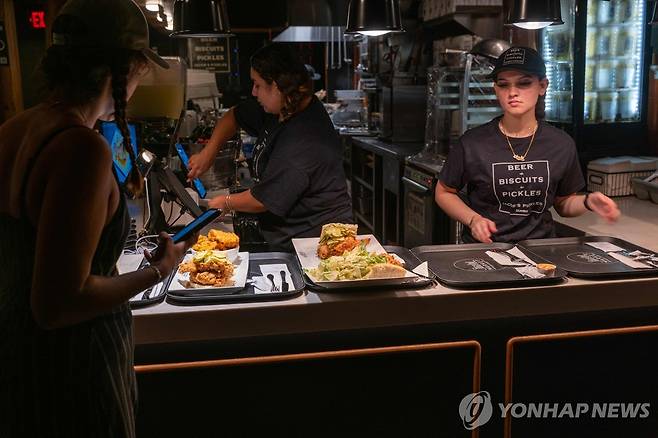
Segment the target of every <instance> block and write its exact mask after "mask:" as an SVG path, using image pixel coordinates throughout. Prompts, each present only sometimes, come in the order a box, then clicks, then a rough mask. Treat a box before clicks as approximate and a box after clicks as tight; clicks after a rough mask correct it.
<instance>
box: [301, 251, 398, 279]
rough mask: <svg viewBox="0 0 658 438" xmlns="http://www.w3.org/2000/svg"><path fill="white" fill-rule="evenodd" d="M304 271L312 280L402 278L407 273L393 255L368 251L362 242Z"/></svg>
mask: <svg viewBox="0 0 658 438" xmlns="http://www.w3.org/2000/svg"><path fill="white" fill-rule="evenodd" d="M305 271H306V273H307V274H308V275H309V277H311V279H312V280H313V281H342V280H367V279H374V278H402V277H405V276H406V274H407V271H406V270H405V269H404V268H403V267H402V265H401V264H400V262H399V261H398V260H397V259H396V258H395V257H394V256H393V255H391V254H387V253H382V254H375V253H371V252H368V250H366V244H365V243H364V242H361V243H359V244H358V246H356V247H355V248H353V249H352V250H350V251H347V252H345V253H343V254H342V255H337V256H331V257H328V258H326V259H324V260H321V261H320V264H319V265H318V267H317V268H312V269H306V270H305Z"/></svg>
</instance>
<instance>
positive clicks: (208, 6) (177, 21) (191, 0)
mask: <svg viewBox="0 0 658 438" xmlns="http://www.w3.org/2000/svg"><path fill="white" fill-rule="evenodd" d="M230 33H231V30H230V25H229V22H228V14H227V13H226V5H225V3H224V0H176V2H175V3H174V31H173V32H172V33H171V34H170V35H169V36H171V37H175V38H202V37H215V36H218V35H228V34H230Z"/></svg>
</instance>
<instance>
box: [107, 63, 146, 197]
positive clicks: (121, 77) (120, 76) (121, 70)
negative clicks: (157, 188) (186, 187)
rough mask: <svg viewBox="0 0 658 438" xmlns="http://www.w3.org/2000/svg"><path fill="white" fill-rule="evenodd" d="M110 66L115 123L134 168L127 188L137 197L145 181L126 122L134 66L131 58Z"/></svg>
mask: <svg viewBox="0 0 658 438" xmlns="http://www.w3.org/2000/svg"><path fill="white" fill-rule="evenodd" d="M118 58H119V59H117V60H115V62H113V63H112V65H111V66H110V72H111V75H112V98H113V99H114V121H115V122H116V124H117V127H118V128H119V131H120V132H121V135H122V136H123V147H124V148H125V149H126V151H128V155H129V156H130V161H131V162H132V163H133V166H132V168H131V170H130V175H129V176H128V179H127V182H126V187H127V188H128V190H129V191H130V192H131V193H132V194H133V195H137V194H140V193H142V190H143V189H144V180H143V178H142V175H141V174H140V172H139V169H138V168H137V165H136V163H137V160H136V157H135V150H134V149H133V145H132V141H131V138H130V131H129V130H128V122H127V121H126V106H127V105H128V90H127V86H128V77H129V75H130V74H131V73H132V72H131V67H133V64H132V62H131V59H130V58H126V57H121V56H119V57H118Z"/></svg>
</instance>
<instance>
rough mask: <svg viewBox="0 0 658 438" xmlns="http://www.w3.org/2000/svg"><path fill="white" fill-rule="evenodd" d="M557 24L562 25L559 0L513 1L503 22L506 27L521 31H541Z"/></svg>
mask: <svg viewBox="0 0 658 438" xmlns="http://www.w3.org/2000/svg"><path fill="white" fill-rule="evenodd" d="M557 24H564V21H562V13H561V11H560V0H514V2H513V3H512V7H511V8H510V11H509V15H508V16H507V20H506V21H505V25H506V26H517V27H520V28H523V29H541V28H544V27H547V26H551V25H557Z"/></svg>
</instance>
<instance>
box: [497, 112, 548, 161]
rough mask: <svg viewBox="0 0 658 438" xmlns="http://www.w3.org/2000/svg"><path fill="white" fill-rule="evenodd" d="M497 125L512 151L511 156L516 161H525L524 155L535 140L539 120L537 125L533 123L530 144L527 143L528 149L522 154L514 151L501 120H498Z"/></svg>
mask: <svg viewBox="0 0 658 438" xmlns="http://www.w3.org/2000/svg"><path fill="white" fill-rule="evenodd" d="M498 127H499V128H500V131H501V132H502V133H503V135H504V136H505V138H506V139H507V144H508V145H509V150H510V151H512V158H514V159H515V160H516V161H525V157H526V156H527V155H528V152H530V148H531V147H532V143H533V142H534V141H535V134H536V133H537V128H539V122H537V125H535V129H534V130H533V131H532V138H531V139H530V144H529V145H528V149H526V150H525V154H523V155H519V154H517V153H516V152H515V151H514V148H513V147H512V143H511V142H510V141H509V137H508V136H507V132H505V129H504V128H503V123H502V121H500V122H498Z"/></svg>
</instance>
